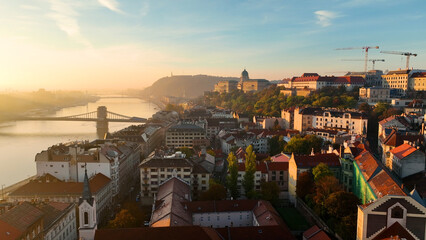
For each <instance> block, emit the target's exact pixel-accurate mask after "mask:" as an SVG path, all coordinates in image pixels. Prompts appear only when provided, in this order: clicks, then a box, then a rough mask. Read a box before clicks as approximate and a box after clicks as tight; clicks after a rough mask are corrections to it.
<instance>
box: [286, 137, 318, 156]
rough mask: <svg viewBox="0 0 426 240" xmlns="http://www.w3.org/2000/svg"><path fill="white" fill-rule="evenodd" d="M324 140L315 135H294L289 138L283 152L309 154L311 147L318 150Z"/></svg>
mask: <svg viewBox="0 0 426 240" xmlns="http://www.w3.org/2000/svg"><path fill="white" fill-rule="evenodd" d="M323 142H324V140H323V139H322V138H320V137H318V136H316V135H306V136H305V137H303V138H302V137H301V136H295V137H292V138H291V139H290V141H289V142H288V143H287V145H286V146H285V147H284V152H292V153H298V154H309V153H311V151H312V149H314V151H315V152H319V151H320V150H321V147H322V145H323Z"/></svg>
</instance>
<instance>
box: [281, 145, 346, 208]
mask: <svg viewBox="0 0 426 240" xmlns="http://www.w3.org/2000/svg"><path fill="white" fill-rule="evenodd" d="M320 163H324V164H326V165H327V166H328V167H329V168H330V170H331V171H333V173H334V176H336V178H337V179H339V178H340V169H341V168H340V166H341V165H340V161H339V156H337V155H336V154H334V153H325V154H314V155H312V154H311V155H294V154H292V155H291V158H290V161H289V167H288V172H289V173H288V174H289V175H288V192H289V199H290V202H292V203H296V186H297V179H298V177H299V175H300V174H301V173H302V172H306V171H310V170H311V169H312V168H314V167H315V166H317V165H318V164H320Z"/></svg>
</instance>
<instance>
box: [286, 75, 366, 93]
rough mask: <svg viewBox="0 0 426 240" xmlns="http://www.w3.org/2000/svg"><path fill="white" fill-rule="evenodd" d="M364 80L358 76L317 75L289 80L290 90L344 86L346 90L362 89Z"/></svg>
mask: <svg viewBox="0 0 426 240" xmlns="http://www.w3.org/2000/svg"><path fill="white" fill-rule="evenodd" d="M364 85H365V80H364V78H363V77H360V76H340V77H335V76H320V75H318V74H317V73H304V74H303V75H302V76H300V77H293V78H292V79H291V80H290V88H297V89H311V90H318V89H321V88H323V87H340V86H344V87H345V88H346V89H347V90H352V89H353V88H354V87H363V86H364Z"/></svg>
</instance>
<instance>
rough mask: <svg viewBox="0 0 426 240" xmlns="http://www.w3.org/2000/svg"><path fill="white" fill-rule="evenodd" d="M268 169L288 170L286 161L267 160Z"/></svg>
mask: <svg viewBox="0 0 426 240" xmlns="http://www.w3.org/2000/svg"><path fill="white" fill-rule="evenodd" d="M267 165H268V169H269V171H288V162H269V161H268V162H267Z"/></svg>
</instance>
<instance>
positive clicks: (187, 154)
mask: <svg viewBox="0 0 426 240" xmlns="http://www.w3.org/2000/svg"><path fill="white" fill-rule="evenodd" d="M179 151H181V152H182V153H183V154H185V157H186V158H187V159H190V158H191V157H192V156H193V155H194V150H192V149H190V148H187V147H181V148H179Z"/></svg>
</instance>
